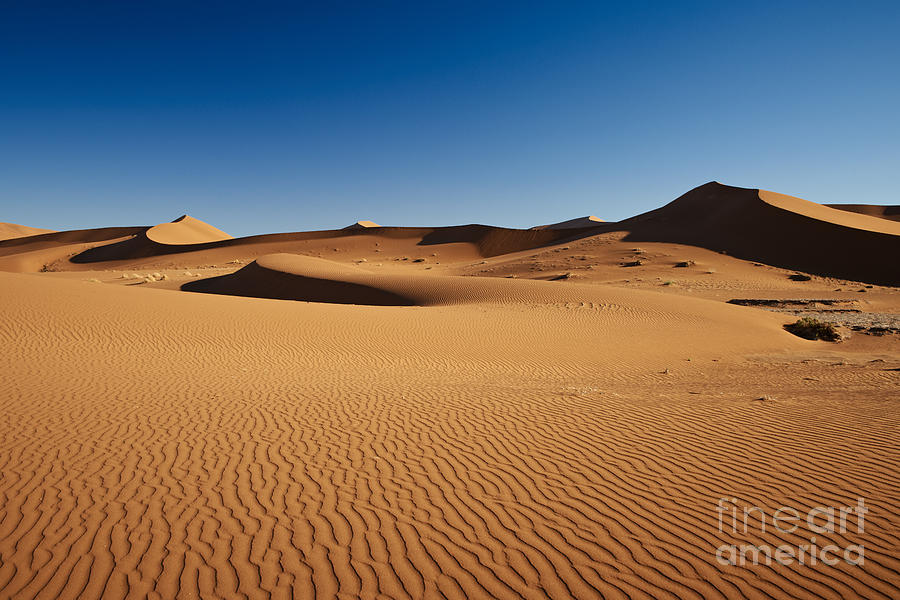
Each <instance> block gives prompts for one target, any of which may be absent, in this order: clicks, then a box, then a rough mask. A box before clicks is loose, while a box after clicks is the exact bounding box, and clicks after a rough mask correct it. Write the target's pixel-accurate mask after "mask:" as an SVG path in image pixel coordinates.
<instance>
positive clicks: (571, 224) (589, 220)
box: [532, 215, 606, 229]
mask: <svg viewBox="0 0 900 600" xmlns="http://www.w3.org/2000/svg"><path fill="white" fill-rule="evenodd" d="M603 223H606V221H604V220H603V219H601V218H600V217H595V216H594V215H588V216H586V217H578V218H575V219H569V220H568V221H560V222H559V223H551V224H550V225H537V226H536V227H532V229H577V228H579V227H594V226H596V225H600V224H603Z"/></svg>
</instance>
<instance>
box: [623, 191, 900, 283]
mask: <svg viewBox="0 0 900 600" xmlns="http://www.w3.org/2000/svg"><path fill="white" fill-rule="evenodd" d="M616 226H617V227H619V228H621V229H623V230H627V231H629V235H628V236H627V237H626V238H625V239H626V240H628V241H635V242H640V241H657V242H674V243H679V244H689V245H693V246H701V247H704V248H710V249H713V250H717V251H722V252H727V253H728V254H730V255H732V256H735V257H737V258H741V259H744V260H753V261H759V262H762V263H766V264H770V265H773V266H778V267H784V268H788V269H797V270H801V271H805V272H808V273H814V274H817V275H823V276H831V277H840V278H843V279H850V280H856V281H865V282H870V283H878V284H884V285H900V265H898V263H897V261H896V260H893V258H892V257H896V256H900V223H895V222H893V221H888V220H885V219H879V218H877V217H872V216H869V215H864V214H856V213H852V212H847V211H843V210H837V209H833V208H829V207H827V206H823V205H821V204H815V203H813V202H808V201H806V200H801V199H800V198H794V197H792V196H785V195H783V194H776V193H774V192H767V191H764V190H755V189H745V188H736V187H730V186H726V185H722V184H720V183H716V182H711V183H707V184H706V185H702V186H700V187H698V188H695V189H693V190H691V191H690V192H688V193H686V194H684V195H683V196H681V197H679V198H678V199H676V200H674V201H673V202H671V203H669V204H667V205H666V206H664V207H662V208H659V209H656V210H654V211H650V212H648V213H645V214H643V215H639V216H637V217H633V218H631V219H628V220H626V221H621V222H619V223H617V224H616Z"/></svg>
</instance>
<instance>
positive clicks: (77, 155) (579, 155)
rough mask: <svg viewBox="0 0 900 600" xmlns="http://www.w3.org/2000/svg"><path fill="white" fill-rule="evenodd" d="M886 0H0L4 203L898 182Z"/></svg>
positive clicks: (856, 188)
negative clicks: (582, 0)
mask: <svg viewBox="0 0 900 600" xmlns="http://www.w3.org/2000/svg"><path fill="white" fill-rule="evenodd" d="M898 115H900V2H896V1H889V2H840V3H838V2H834V3H832V2H771V3H769V2H759V3H756V2H753V3H751V2H721V1H717V2H696V3H695V2H620V3H615V4H613V3H610V4H604V3H601V2H587V3H576V2H559V1H554V2H509V3H501V2H487V1H481V2H471V3H470V2H459V1H457V2H427V1H426V2H384V1H374V0H373V1H371V2H360V3H356V2H321V3H318V4H315V3H312V2H284V3H277V2H249V1H248V2H243V3H232V2H226V1H220V2H188V1H179V2H154V1H150V0H148V1H141V2H130V1H121V0H115V1H109V2H91V1H90V0H85V1H82V2H71V1H67V2H59V3H56V2H43V1H41V0H22V1H18V2H16V1H11V0H8V1H4V2H2V17H0V221H11V222H19V223H24V224H28V225H34V226H40V227H49V228H53V229H70V228H82V227H99V226H106V225H132V224H133V225H143V224H148V225H149V224H155V223H157V222H160V221H167V220H171V219H174V218H175V217H177V216H179V215H180V214H182V213H185V212H187V213H190V214H192V215H193V216H195V217H197V218H200V219H204V220H207V221H209V222H211V223H212V224H214V225H216V226H218V227H220V228H222V229H224V230H226V231H228V232H229V233H232V234H234V235H249V234H254V233H268V232H276V231H299V230H308V229H323V228H333V227H341V226H344V225H346V224H348V223H350V222H353V221H355V220H357V219H372V220H375V221H377V222H379V223H381V224H387V225H451V224H462V223H471V222H480V223H487V224H493V225H504V226H510V227H527V226H531V225H534V224H538V223H545V222H551V221H558V220H562V219H568V218H572V217H576V216H581V215H586V214H595V215H598V216H600V217H603V218H606V219H608V220H617V219H621V218H625V217H628V216H631V215H633V214H636V213H639V212H643V211H645V210H649V209H652V208H656V207H657V206H660V205H662V204H664V203H666V202H668V201H669V200H671V199H673V198H675V197H676V196H678V195H679V194H681V193H682V192H684V191H686V190H688V189H690V188H692V187H694V186H696V185H699V184H702V183H705V182H706V181H709V180H712V179H715V180H718V181H722V182H723V183H729V184H733V185H740V186H746V187H762V188H766V189H772V190H776V191H780V192H784V193H788V194H793V195H797V196H801V197H805V198H807V199H809V200H813V201H816V202H823V203H828V202H861V203H875V204H891V203H894V204H896V203H898V202H900V198H898V192H897V189H898V187H897V177H898V175H900V116H898Z"/></svg>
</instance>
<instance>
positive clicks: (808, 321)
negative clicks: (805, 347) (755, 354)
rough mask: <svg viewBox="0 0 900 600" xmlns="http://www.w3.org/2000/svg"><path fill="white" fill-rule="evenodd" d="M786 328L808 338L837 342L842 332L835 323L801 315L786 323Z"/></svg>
mask: <svg viewBox="0 0 900 600" xmlns="http://www.w3.org/2000/svg"><path fill="white" fill-rule="evenodd" d="M784 328H785V329H787V330H788V331H789V332H791V333H793V334H794V335H796V336H799V337H802V338H805V339H807V340H825V341H826V342H837V341H840V339H841V334H840V333H838V330H837V329H836V328H835V326H834V324H832V323H826V322H824V321H819V320H818V319H814V318H813V317H801V318H799V319H797V320H796V321H795V322H793V323H790V324H788V325H785V326H784Z"/></svg>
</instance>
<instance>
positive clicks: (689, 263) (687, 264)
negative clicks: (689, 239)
mask: <svg viewBox="0 0 900 600" xmlns="http://www.w3.org/2000/svg"><path fill="white" fill-rule="evenodd" d="M695 264H696V263H695V262H694V261H692V260H683V261H681V262H678V263H675V266H676V267H680V268H682V269H683V268H685V267H693V266H694V265H695Z"/></svg>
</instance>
